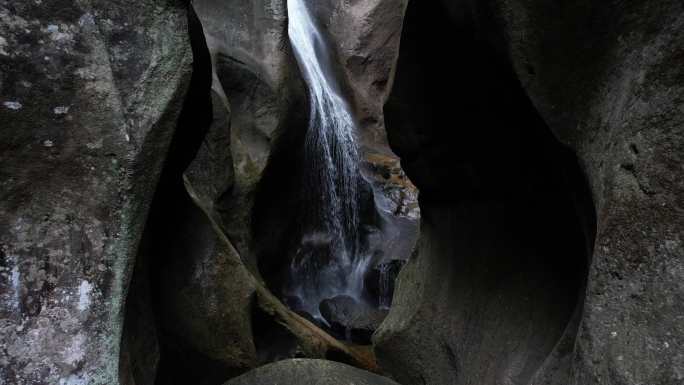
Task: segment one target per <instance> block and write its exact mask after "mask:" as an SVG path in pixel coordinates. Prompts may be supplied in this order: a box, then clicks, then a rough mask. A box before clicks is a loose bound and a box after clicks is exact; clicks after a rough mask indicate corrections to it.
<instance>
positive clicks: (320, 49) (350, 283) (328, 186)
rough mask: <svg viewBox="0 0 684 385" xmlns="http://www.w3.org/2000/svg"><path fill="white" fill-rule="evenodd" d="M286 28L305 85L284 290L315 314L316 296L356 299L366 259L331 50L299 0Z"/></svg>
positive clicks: (353, 149) (353, 148) (345, 115)
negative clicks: (299, 176) (299, 172)
mask: <svg viewBox="0 0 684 385" xmlns="http://www.w3.org/2000/svg"><path fill="white" fill-rule="evenodd" d="M287 9H288V17H289V25H288V34H289V37H290V42H291V43H292V47H293V49H294V51H295V56H296V58H297V61H298V63H299V68H300V70H301V72H302V74H303V75H304V79H305V81H306V83H307V87H308V91H309V102H310V117H309V126H308V128H307V132H306V139H305V146H304V167H305V170H304V176H305V180H304V181H303V183H302V186H303V191H302V196H303V198H304V199H305V202H306V203H307V207H306V208H305V209H304V210H305V212H303V213H302V221H301V226H302V229H301V230H302V233H301V234H302V238H301V242H300V246H299V248H298V250H297V251H296V254H295V256H294V258H293V259H292V262H291V265H290V277H289V282H288V283H287V284H286V286H287V287H286V289H285V291H286V294H287V295H289V296H293V297H297V298H298V299H299V301H301V302H300V306H301V307H302V308H303V309H302V310H305V311H307V312H308V313H309V314H311V315H313V316H315V317H317V318H320V313H319V310H318V305H319V303H320V302H321V300H323V299H325V298H330V297H333V296H335V295H340V294H346V295H350V296H352V297H354V298H357V299H360V297H361V292H362V289H363V274H364V272H365V270H366V268H367V265H368V263H369V259H370V258H368V257H367V256H361V253H360V252H359V251H360V250H359V243H360V242H359V237H358V227H359V184H360V183H361V176H360V173H359V154H358V149H357V144H356V140H355V128H356V127H355V122H354V119H353V117H352V114H351V112H350V110H349V106H348V104H347V103H346V101H345V100H344V99H343V97H342V96H341V92H340V88H339V85H338V84H337V80H336V78H335V74H334V71H333V70H332V68H331V64H330V63H331V55H330V52H329V50H328V47H327V45H326V42H325V40H324V38H323V36H322V35H321V33H320V31H319V29H318V27H317V25H316V23H315V22H314V20H313V18H312V16H311V13H310V11H309V9H308V8H307V5H306V4H305V0H288V2H287Z"/></svg>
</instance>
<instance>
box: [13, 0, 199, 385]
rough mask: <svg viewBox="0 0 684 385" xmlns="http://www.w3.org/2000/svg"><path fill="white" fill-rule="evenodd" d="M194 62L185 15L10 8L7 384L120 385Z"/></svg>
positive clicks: (50, 5) (159, 8) (153, 5)
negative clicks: (140, 265)
mask: <svg viewBox="0 0 684 385" xmlns="http://www.w3.org/2000/svg"><path fill="white" fill-rule="evenodd" d="M132 10H134V11H132ZM191 61H192V54H191V50H190V42H189V39H188V33H187V14H186V9H185V6H184V5H183V4H182V3H181V2H173V1H168V2H162V1H120V2H109V1H85V2H84V1H69V0H63V1H49V2H34V1H26V2H24V1H9V2H8V1H2V2H0V127H2V128H1V129H0V191H2V193H1V195H2V198H1V199H0V218H2V219H1V221H0V346H2V347H3V348H2V349H0V383H2V384H8V385H9V384H37V383H41V384H42V383H46V384H68V385H76V384H103V385H104V384H117V383H118V381H119V373H118V370H119V344H120V341H121V331H122V318H123V304H124V298H125V295H126V288H127V285H128V281H129V279H130V271H131V266H132V264H133V261H134V258H135V255H136V251H137V250H136V249H137V245H138V240H139V237H140V234H141V232H142V225H143V224H144V222H145V218H146V212H147V207H148V204H149V201H150V198H151V195H152V191H153V190H154V187H155V183H156V180H157V177H158V173H159V171H160V169H161V161H162V160H163V158H164V154H165V153H166V149H167V146H168V143H169V140H170V138H171V135H172V133H173V131H174V128H175V123H176V122H175V121H176V118H177V116H178V112H179V111H180V108H181V104H182V101H183V97H184V95H185V92H186V88H187V85H188V82H189V80H190V73H191Z"/></svg>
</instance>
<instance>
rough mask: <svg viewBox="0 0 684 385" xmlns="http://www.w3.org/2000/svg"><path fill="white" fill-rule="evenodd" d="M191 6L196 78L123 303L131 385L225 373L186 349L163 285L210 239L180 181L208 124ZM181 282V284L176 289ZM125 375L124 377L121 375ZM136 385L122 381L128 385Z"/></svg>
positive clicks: (204, 72) (201, 46)
mask: <svg viewBox="0 0 684 385" xmlns="http://www.w3.org/2000/svg"><path fill="white" fill-rule="evenodd" d="M188 8H189V31H190V38H191V43H192V51H193V73H192V79H191V82H190V86H189V89H188V93H187V95H186V99H185V103H184V105H183V109H182V111H181V114H180V117H179V121H178V125H177V129H176V132H175V134H174V137H173V139H172V142H171V145H170V148H169V152H168V155H167V157H166V163H165V165H164V168H163V170H162V173H161V176H160V180H159V184H158V186H157V190H156V192H155V195H154V198H153V201H152V204H151V207H150V211H149V217H148V220H147V224H146V226H145V231H144V233H143V235H142V239H141V242H140V248H139V255H138V258H137V260H136V266H135V270H134V274H133V278H132V282H131V285H130V290H129V293H128V296H127V301H126V316H125V323H124V332H123V341H122V362H125V363H126V365H129V367H130V368H132V369H133V370H132V372H133V378H132V379H122V381H124V383H136V384H151V383H155V384H159V385H173V384H190V383H192V384H207V385H208V384H220V383H222V382H223V381H225V379H226V378H228V377H229V375H231V374H233V375H234V374H235V373H231V372H230V370H229V369H227V368H225V367H223V366H222V365H221V363H218V362H214V361H213V360H211V359H210V358H208V357H206V356H203V355H202V354H201V353H199V352H197V351H195V350H194V349H192V347H190V346H188V345H187V344H186V343H185V342H184V339H183V338H182V336H178V335H176V334H175V333H174V332H173V330H171V329H170V328H169V326H170V325H169V322H168V319H167V318H166V317H165V314H166V313H167V312H168V311H169V309H168V307H167V305H168V304H167V303H166V302H168V299H167V298H166V293H165V292H164V290H163V286H162V283H161V282H160V279H161V277H160V274H161V272H162V271H164V270H165V269H170V268H175V269H178V268H180V269H182V268H183V265H184V264H188V263H189V260H190V259H191V257H192V255H193V253H197V245H202V244H206V239H207V238H208V237H210V236H211V235H210V234H213V230H212V229H211V227H210V225H209V223H208V221H207V220H206V218H205V216H204V215H203V214H202V212H201V211H200V210H199V209H198V208H197V207H196V206H195V204H194V203H193V202H192V200H191V199H190V197H189V196H188V194H187V192H186V190H185V187H184V185H183V179H182V175H183V172H184V171H185V170H186V168H187V167H188V165H189V164H190V162H191V161H192V160H193V159H194V157H195V155H196V153H197V150H198V149H199V147H200V145H201V143H202V140H203V139H204V137H205V135H206V132H207V129H208V127H209V125H210V123H211V121H212V102H211V96H210V89H211V61H210V57H209V52H208V50H207V47H206V42H205V40H204V35H203V32H202V26H201V25H200V22H199V20H198V19H197V16H196V15H195V13H194V11H193V10H192V7H188ZM180 285H181V283H179V286H180ZM122 373H125V371H122ZM131 380H132V381H134V382H126V381H131Z"/></svg>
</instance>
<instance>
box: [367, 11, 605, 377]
mask: <svg viewBox="0 0 684 385" xmlns="http://www.w3.org/2000/svg"><path fill="white" fill-rule="evenodd" d="M474 12H479V10H477V9H475V8H468V6H466V5H460V6H450V7H447V6H439V5H438V4H435V3H426V2H419V1H412V2H410V3H409V7H408V11H407V15H406V19H405V23H404V30H403V34H402V40H401V49H400V56H399V62H398V69H397V74H396V80H395V84H394V88H393V91H392V94H391V96H390V99H389V101H388V103H387V104H386V107H385V118H386V125H387V131H388V136H389V139H390V144H391V147H392V149H393V150H394V151H395V153H397V154H398V155H399V156H400V157H401V163H402V167H403V169H404V170H405V171H406V173H407V174H408V176H409V177H410V178H411V180H412V181H413V182H414V183H415V185H416V186H417V187H418V188H419V189H420V207H421V213H422V215H423V224H422V229H421V232H422V236H421V237H422V247H421V250H420V253H419V256H418V258H419V259H421V261H423V262H421V263H422V265H420V267H417V268H416V269H423V270H421V271H420V272H419V273H417V274H419V276H421V275H420V274H423V275H422V276H421V279H423V280H424V282H423V284H424V285H425V289H424V290H425V292H424V294H423V296H424V297H423V298H424V302H423V303H421V308H425V309H431V310H430V312H431V313H430V316H429V317H426V316H425V315H424V314H423V313H422V312H419V313H418V314H419V315H418V316H417V318H416V319H415V320H414V323H415V324H416V325H419V326H416V327H418V328H420V329H421V330H431V337H430V338H428V339H427V341H428V342H420V339H419V336H416V335H413V334H411V333H413V331H411V330H410V329H406V330H404V331H401V332H399V333H397V334H395V336H396V337H392V338H394V339H392V338H390V339H387V340H386V341H387V342H384V344H385V345H383V342H381V344H380V347H379V348H378V352H379V355H380V359H381V364H384V365H385V366H387V367H390V368H394V371H393V372H392V374H393V375H396V376H397V379H398V380H399V381H400V382H401V381H403V382H405V383H412V384H421V383H454V384H471V383H477V384H482V385H490V384H492V385H493V384H498V383H509V381H511V382H510V383H516V384H517V383H520V384H527V383H529V381H530V380H531V378H532V377H533V376H534V375H535V374H536V373H538V372H539V370H540V368H541V367H542V366H543V365H545V366H553V365H549V362H547V361H548V357H550V356H552V355H557V354H556V353H554V354H552V353H553V352H555V351H557V347H556V345H557V343H558V342H559V341H560V340H561V338H566V337H565V336H564V335H567V334H570V339H571V340H574V334H575V333H576V327H577V325H576V324H575V323H573V322H571V318H572V315H573V313H574V312H575V311H576V309H577V308H578V306H579V307H581V303H582V301H581V299H582V298H583V293H584V286H585V281H586V271H587V262H588V258H589V255H591V248H592V247H593V239H594V228H595V213H594V208H593V204H592V202H591V195H590V192H589V190H588V186H587V183H586V181H585V178H584V176H583V175H582V172H581V170H580V168H579V165H578V163H577V160H576V157H575V155H574V154H573V153H572V152H571V151H569V150H568V149H567V148H565V147H564V146H562V145H561V144H560V143H559V142H558V141H557V140H556V138H555V137H554V136H553V135H552V133H551V131H550V130H549V129H548V127H547V126H546V125H545V123H544V121H542V119H541V118H540V116H539V114H538V113H537V111H536V110H535V108H534V107H533V105H532V103H531V102H530V100H529V98H528V97H527V95H526V93H525V91H524V90H523V88H522V87H521V85H520V83H519V81H518V79H517V77H516V75H515V74H514V72H513V70H512V67H511V64H510V63H509V61H508V59H507V57H506V55H505V54H504V53H502V52H498V51H497V49H496V48H495V47H494V46H493V45H492V44H490V41H491V40H490V39H491V37H490V36H488V35H487V33H488V32H487V31H491V30H493V28H492V29H489V28H487V26H482V25H478V24H476V23H475V22H474V21H473V20H475V19H476V18H475V17H474ZM477 19H478V20H480V19H483V20H488V19H487V18H486V17H484V18H483V17H479V18H477ZM399 295H400V296H405V297H406V298H410V297H411V295H412V293H410V292H409V290H407V291H405V292H403V293H399ZM416 295H417V294H416ZM425 298H427V299H425ZM395 300H396V297H395ZM407 302H410V300H409V301H407ZM426 312H427V310H426ZM406 339H408V340H409V341H408V342H410V341H413V339H415V340H416V341H418V342H417V343H418V345H420V344H426V346H427V344H431V345H429V346H427V347H426V349H425V352H419V353H416V354H415V355H414V356H410V355H405V354H404V353H401V352H399V350H400V348H398V346H399V345H396V346H395V345H393V344H395V343H397V341H400V340H404V341H405V340H406ZM429 341H432V342H429ZM436 344H442V346H444V349H441V348H440V349H438V348H437V347H435V346H434V345H436ZM414 348H415V347H414ZM432 352H434V354H432ZM402 354H404V355H402ZM564 354H565V355H567V354H568V352H565V353H564ZM431 355H432V358H430V356H431ZM407 357H410V358H407ZM440 357H441V358H440ZM563 357H565V356H563ZM429 359H431V360H432V361H433V362H431V363H430V364H427V363H424V361H425V362H426V361H427V360H429ZM559 362H560V361H559ZM442 363H443V366H442V367H443V368H444V369H443V370H441V371H442V373H437V372H439V371H435V370H434V368H435V367H438V366H440V365H442ZM562 365H565V362H560V363H559V364H558V365H556V366H562ZM428 367H429V368H430V370H428V369H426V368H428ZM554 370H564V369H562V368H561V369H558V368H555V369H554Z"/></svg>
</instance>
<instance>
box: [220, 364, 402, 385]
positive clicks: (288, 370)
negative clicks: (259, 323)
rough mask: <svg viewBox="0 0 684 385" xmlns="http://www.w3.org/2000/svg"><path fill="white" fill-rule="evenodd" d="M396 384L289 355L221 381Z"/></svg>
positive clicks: (240, 384)
mask: <svg viewBox="0 0 684 385" xmlns="http://www.w3.org/2000/svg"><path fill="white" fill-rule="evenodd" d="M271 384H273V385H275V384H278V385H396V384H397V383H396V382H394V381H392V380H390V379H389V378H386V377H381V376H378V375H377V374H373V373H370V372H366V371H364V370H361V369H356V368H354V367H351V366H349V365H345V364H341V363H338V362H333V361H325V360H310V359H292V360H284V361H278V362H276V363H273V364H269V365H266V366H262V367H260V368H257V369H254V370H252V371H251V372H248V373H246V374H243V375H242V376H240V377H237V378H234V379H232V380H230V381H228V382H226V383H225V385H271Z"/></svg>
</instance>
